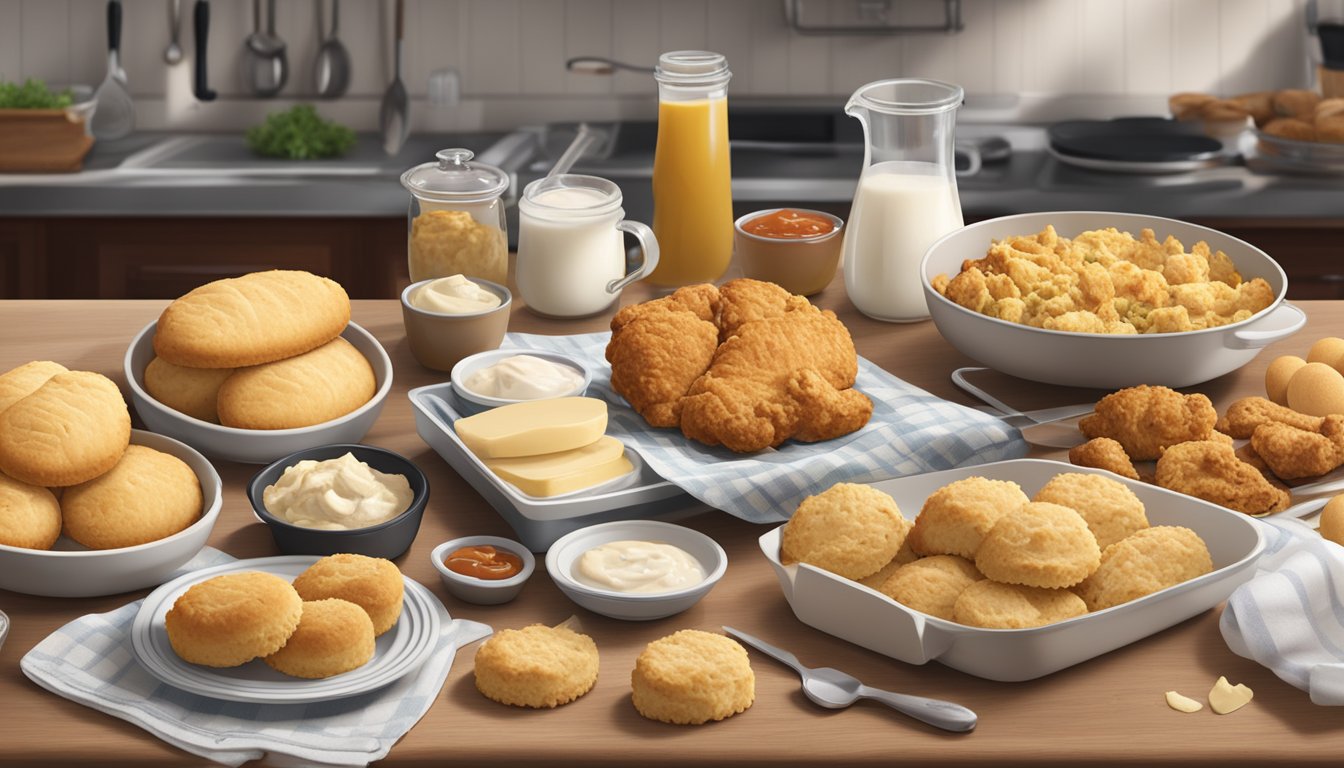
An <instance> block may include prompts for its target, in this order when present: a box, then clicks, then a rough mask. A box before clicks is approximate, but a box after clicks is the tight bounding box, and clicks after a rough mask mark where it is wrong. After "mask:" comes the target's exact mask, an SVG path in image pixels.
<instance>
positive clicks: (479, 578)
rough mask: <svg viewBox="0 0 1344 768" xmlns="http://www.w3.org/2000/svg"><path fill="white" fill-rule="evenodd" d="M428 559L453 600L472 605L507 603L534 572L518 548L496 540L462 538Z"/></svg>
mask: <svg viewBox="0 0 1344 768" xmlns="http://www.w3.org/2000/svg"><path fill="white" fill-rule="evenodd" d="M429 559H430V561H431V562H433V563H434V570H436V571H438V572H439V578H441V579H443V585H444V586H445V587H447V588H448V593H449V594H451V595H452V596H453V597H456V598H457V599H459V600H462V601H463V602H467V603H474V604H476V605H499V604H500V603H507V602H509V601H510V600H512V599H514V598H515V597H517V596H518V593H520V592H522V591H523V584H525V583H526V582H527V580H528V578H530V577H531V576H532V574H533V572H535V571H536V570H537V561H536V558H534V557H533V556H532V553H531V552H529V551H528V550H527V547H524V546H523V545H522V544H519V543H518V542H516V541H514V540H513V539H505V538H503V537H500V536H464V537H462V538H460V539H453V540H452V541H445V542H444V543H442V544H440V545H439V546H437V547H435V548H434V551H433V552H431V553H430V555H429Z"/></svg>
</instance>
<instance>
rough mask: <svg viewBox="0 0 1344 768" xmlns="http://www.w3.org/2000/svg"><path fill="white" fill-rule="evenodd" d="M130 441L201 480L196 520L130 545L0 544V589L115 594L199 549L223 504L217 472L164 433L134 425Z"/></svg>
mask: <svg viewBox="0 0 1344 768" xmlns="http://www.w3.org/2000/svg"><path fill="white" fill-rule="evenodd" d="M131 442H132V443H133V444H135V445H144V446H148V447H150V448H153V449H154V450H156V451H162V452H164V453H167V454H170V455H172V456H176V457H177V458H179V459H181V460H182V461H184V462H186V463H187V466H189V467H191V470H192V471H193V472H195V473H196V479H197V480H199V481H200V483H201V517H200V519H198V520H197V521H196V522H194V523H192V524H191V525H189V526H187V528H186V529H184V530H182V531H178V532H177V533H175V534H173V535H172V536H168V537H166V538H162V539H159V540H158V541H151V542H148V543H145V544H139V545H136V546H134V547H120V548H118V549H85V548H83V547H81V546H80V545H79V544H76V543H75V542H73V541H71V540H70V539H68V538H66V537H65V536H62V537H61V538H60V539H59V540H57V542H56V549H54V550H41V549H24V548H22V547H10V546H6V545H3V544H0V589H7V590H9V591H11V592H22V593H24V594H28V595H41V596H44V597H97V596H100V595H115V594H118V593H121V592H129V591H131V590H134V589H143V588H145V587H150V586H154V585H157V584H161V583H163V581H164V580H165V579H167V578H168V576H169V575H171V574H172V573H173V571H176V570H177V569H178V568H180V567H181V566H182V565H183V564H184V563H186V562H187V561H188V560H190V559H191V558H193V557H195V556H196V553H197V552H200V551H201V548H202V547H204V546H205V542H206V540H207V539H209V538H210V531H212V530H213V529H214V527H215V521H216V520H217V519H219V510H220V508H221V507H222V505H223V502H222V498H223V493H222V486H221V484H220V479H219V473H218V472H216V471H215V468H214V467H213V466H211V464H210V462H209V461H207V460H206V459H205V457H204V456H202V455H201V454H199V453H197V452H196V451H194V450H192V448H191V447H190V446H187V445H184V444H182V443H180V442H178V441H177V440H174V439H172V438H170V437H165V436H163V435H156V434H154V433H153V432H145V431H143V430H139V429H134V430H131Z"/></svg>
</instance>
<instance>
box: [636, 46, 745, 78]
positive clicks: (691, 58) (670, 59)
mask: <svg viewBox="0 0 1344 768" xmlns="http://www.w3.org/2000/svg"><path fill="white" fill-rule="evenodd" d="M653 76H654V78H655V79H656V80H657V81H658V82H660V83H668V84H673V85H711V84H717V83H719V82H725V83H726V82H728V78H730V77H732V73H731V72H729V71H728V59H727V58H726V57H725V56H724V55H723V54H721V53H714V52H713V51H670V52H668V53H664V54H663V55H661V56H659V57H658V66H657V67H655V68H654V70H653Z"/></svg>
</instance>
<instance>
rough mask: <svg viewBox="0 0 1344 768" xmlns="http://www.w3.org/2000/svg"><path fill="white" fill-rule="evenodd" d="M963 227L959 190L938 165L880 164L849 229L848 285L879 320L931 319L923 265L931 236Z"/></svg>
mask: <svg viewBox="0 0 1344 768" xmlns="http://www.w3.org/2000/svg"><path fill="white" fill-rule="evenodd" d="M961 226H962V219H961V201H960V200H959V199H958V198H957V188H956V186H955V185H954V184H953V183H952V182H951V180H949V179H948V178H947V176H946V174H945V173H944V172H943V171H942V170H941V169H940V167H939V166H937V165H934V164H932V163H919V162H909V161H889V162H884V163H874V164H873V165H871V166H869V167H868V168H867V169H865V170H864V173H863V176H861V177H860V178H859V188H858V190H857V191H856V192H855V193H854V206H853V208H851V209H850V212H849V224H848V225H847V226H846V228H845V244H844V256H845V260H844V264H845V290H846V291H848V292H849V298H850V301H852V302H854V306H855V307H857V308H858V309H859V311H860V312H862V313H863V314H865V315H868V316H869V317H872V318H875V319H877V320H887V321H894V322H913V321H916V320H923V319H925V318H927V317H928V316H929V307H928V303H927V302H926V301H925V299H924V288H923V284H922V280H921V278H920V274H919V263H920V261H921V260H922V259H923V258H924V252H925V251H926V250H928V248H929V246H930V245H932V244H933V241H935V240H937V239H938V238H940V237H942V236H943V235H945V234H947V233H948V232H951V231H952V230H954V229H958V228H959V227H961Z"/></svg>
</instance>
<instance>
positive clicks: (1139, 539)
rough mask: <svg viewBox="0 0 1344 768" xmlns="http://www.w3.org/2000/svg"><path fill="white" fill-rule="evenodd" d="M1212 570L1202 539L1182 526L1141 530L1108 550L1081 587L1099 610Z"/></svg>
mask: <svg viewBox="0 0 1344 768" xmlns="http://www.w3.org/2000/svg"><path fill="white" fill-rule="evenodd" d="M1212 571H1213V559H1212V558H1211V557H1210V556H1209V548H1208V546H1206V545H1205V544H1204V540H1203V539H1201V538H1200V537H1199V534H1197V533H1195V532H1194V531H1192V530H1190V529H1189V528H1184V527H1181V526H1177V525H1158V526H1154V527H1152V528H1145V529H1143V530H1142V531H1137V532H1135V533H1133V534H1131V535H1129V536H1127V537H1125V538H1124V539H1121V540H1120V541H1118V542H1116V543H1115V544H1112V545H1111V546H1109V547H1107V548H1106V551H1105V552H1103V553H1102V555H1101V566H1100V567H1099V568H1097V571H1096V573H1093V574H1092V575H1091V576H1090V577H1089V578H1088V579H1087V580H1086V581H1084V582H1083V583H1082V584H1080V585H1078V594H1080V595H1082V597H1083V600H1084V601H1086V602H1087V607H1088V610H1092V611H1100V610H1104V609H1106V608H1110V607H1111V606H1113V605H1120V604H1121V603H1127V602H1129V601H1130V600H1137V599H1138V598H1140V597H1143V596H1145V595H1151V594H1152V593H1154V592H1157V591H1158V590H1161V589H1166V588H1167V587H1174V586H1176V585H1177V584H1180V583H1182V582H1186V581H1189V580H1190V579H1193V578H1195V577H1197V576H1203V575H1204V574H1206V573H1210V572H1212Z"/></svg>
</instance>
